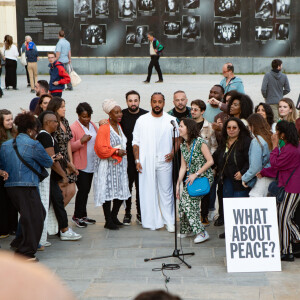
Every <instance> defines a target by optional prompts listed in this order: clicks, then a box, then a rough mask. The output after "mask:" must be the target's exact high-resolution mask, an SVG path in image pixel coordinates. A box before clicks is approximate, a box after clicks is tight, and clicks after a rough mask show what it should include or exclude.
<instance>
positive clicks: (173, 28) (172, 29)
mask: <svg viewBox="0 0 300 300" xmlns="http://www.w3.org/2000/svg"><path fill="white" fill-rule="evenodd" d="M164 34H165V35H166V36H167V37H169V38H176V37H178V36H180V34H181V22H168V21H165V25H164Z"/></svg>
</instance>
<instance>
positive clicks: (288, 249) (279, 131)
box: [257, 120, 300, 261]
mask: <svg viewBox="0 0 300 300" xmlns="http://www.w3.org/2000/svg"><path fill="white" fill-rule="evenodd" d="M280 140H283V141H284V143H283V145H284V146H282V147H280V144H281V143H280ZM272 144H273V151H272V152H271V154H270V163H271V167H270V168H265V169H263V170H262V171H261V172H260V173H258V175H257V176H258V177H261V176H262V177H272V178H275V177H277V178H278V186H279V187H281V186H284V190H285V195H284V199H283V201H282V202H281V203H279V204H278V222H279V237H280V246H281V247H280V248H281V260H284V261H294V255H293V249H292V242H295V243H299V242H300V232H299V227H298V226H297V224H296V223H295V221H294V220H293V217H294V213H295V211H296V209H297V206H298V204H299V201H300V184H299V182H300V148H299V137H298V133H297V129H296V126H295V124H294V123H292V122H287V121H284V120H283V121H280V122H278V123H277V125H276V133H275V134H273V136H272ZM288 179H289V180H288ZM287 181H288V183H287ZM286 183H287V184H286Z"/></svg>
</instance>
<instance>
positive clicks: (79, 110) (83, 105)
mask: <svg viewBox="0 0 300 300" xmlns="http://www.w3.org/2000/svg"><path fill="white" fill-rule="evenodd" d="M84 111H86V112H87V114H88V116H89V117H90V116H91V115H92V114H93V109H92V107H91V106H90V105H89V104H88V103H87V102H82V103H79V104H78V106H77V107H76V113H77V115H78V116H79V115H81V114H82V113H83V112H84Z"/></svg>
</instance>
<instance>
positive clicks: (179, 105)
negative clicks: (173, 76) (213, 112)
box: [168, 91, 192, 125]
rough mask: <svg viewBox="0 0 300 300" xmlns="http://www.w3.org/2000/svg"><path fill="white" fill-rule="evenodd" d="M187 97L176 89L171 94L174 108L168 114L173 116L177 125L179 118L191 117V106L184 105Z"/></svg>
mask: <svg viewBox="0 0 300 300" xmlns="http://www.w3.org/2000/svg"><path fill="white" fill-rule="evenodd" d="M187 102H188V99H187V97H186V94H185V92H184V91H176V92H175V93H174V96H173V103H174V108H172V109H171V110H170V111H168V114H169V115H171V116H173V117H175V118H176V121H177V123H178V125H179V123H180V119H181V118H191V117H192V115H191V108H190V107H188V106H186V105H187Z"/></svg>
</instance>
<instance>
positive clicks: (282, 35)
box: [275, 24, 290, 41]
mask: <svg viewBox="0 0 300 300" xmlns="http://www.w3.org/2000/svg"><path fill="white" fill-rule="evenodd" d="M275 29H276V40H281V41H284V40H288V39H289V31H290V29H289V24H275Z"/></svg>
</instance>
